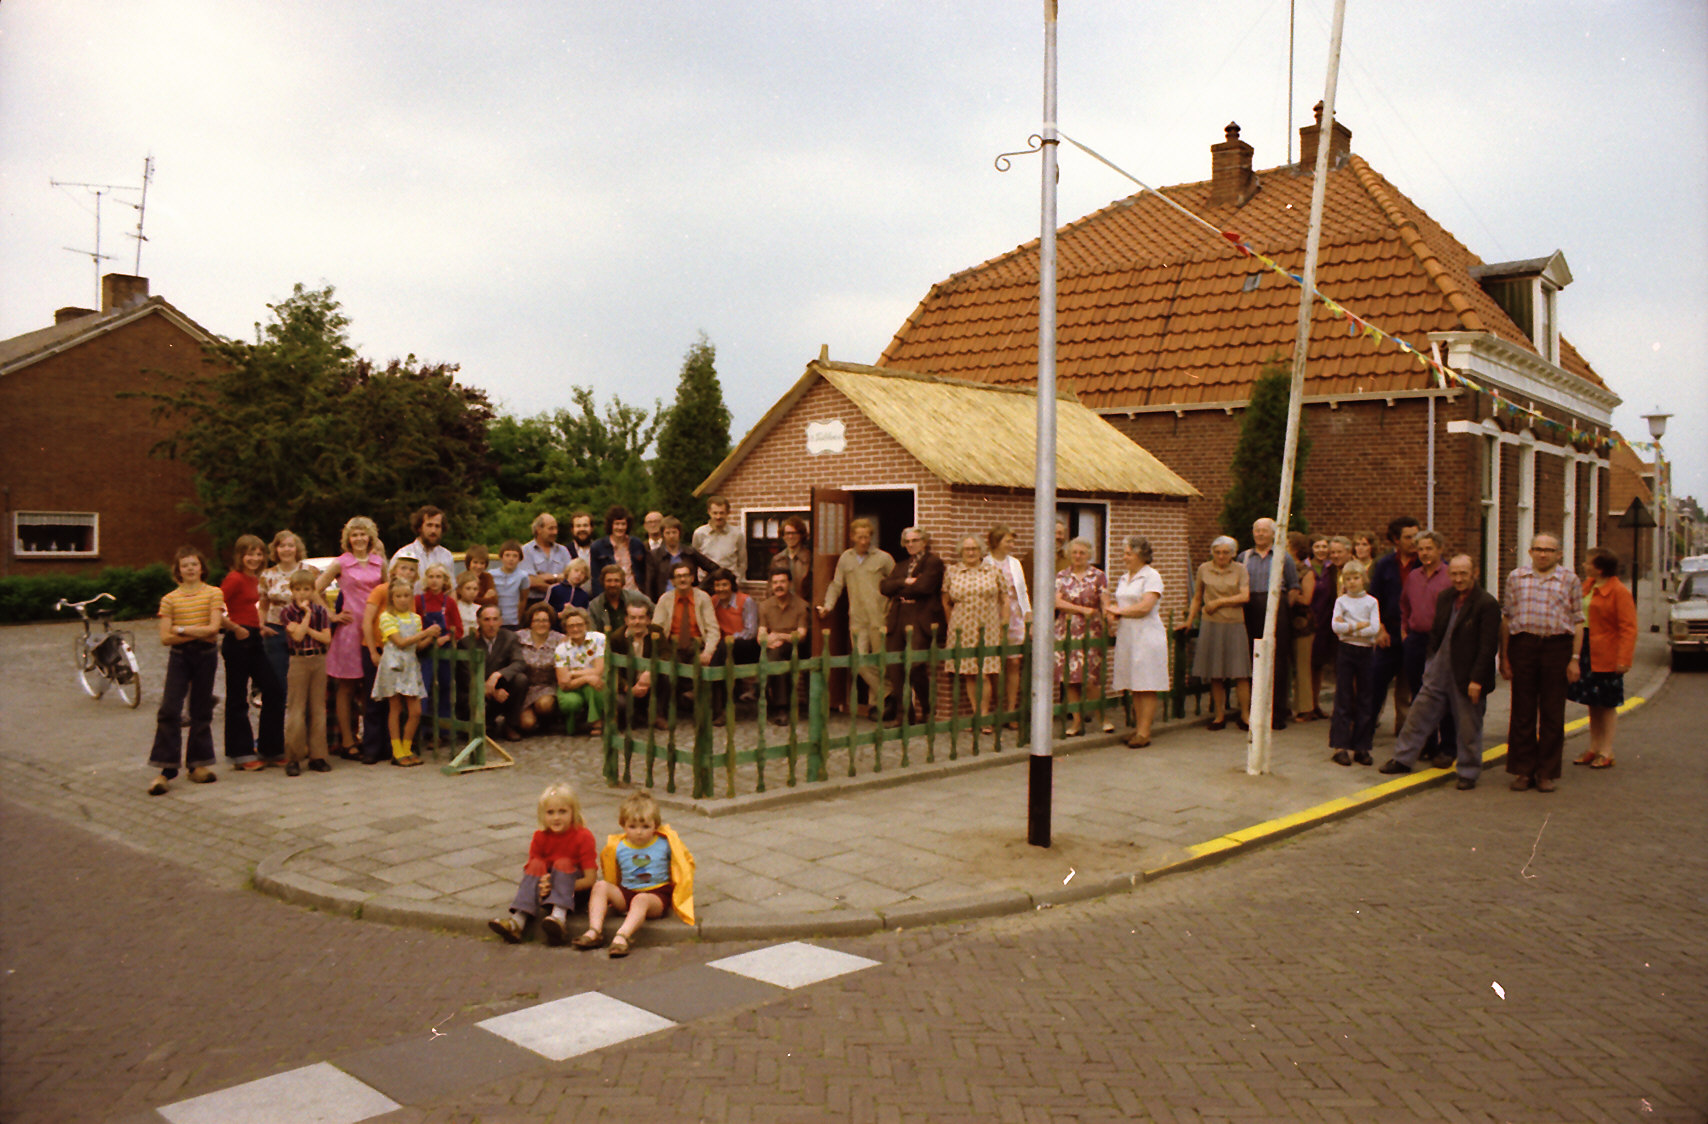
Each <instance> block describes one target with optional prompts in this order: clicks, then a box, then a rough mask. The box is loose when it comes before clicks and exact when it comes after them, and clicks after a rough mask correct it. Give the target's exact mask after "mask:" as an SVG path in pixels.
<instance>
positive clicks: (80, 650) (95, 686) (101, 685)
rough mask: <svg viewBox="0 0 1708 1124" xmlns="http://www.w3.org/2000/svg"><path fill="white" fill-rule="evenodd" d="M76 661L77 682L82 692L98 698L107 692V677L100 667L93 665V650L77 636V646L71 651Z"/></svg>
mask: <svg viewBox="0 0 1708 1124" xmlns="http://www.w3.org/2000/svg"><path fill="white" fill-rule="evenodd" d="M73 658H74V659H75V660H76V661H77V682H78V683H79V684H81V685H82V687H83V693H84V694H86V695H88V696H89V697H90V698H92V699H98V698H100V697H101V696H102V695H104V694H106V693H107V677H106V675H105V674H104V673H103V672H102V671H101V669H100V668H99V667H97V666H95V651H94V649H93V648H91V647H89V645H88V644H87V643H86V642H85V640H84V639H83V637H81V636H79V637H78V638H77V648H76V651H75V652H74V653H73Z"/></svg>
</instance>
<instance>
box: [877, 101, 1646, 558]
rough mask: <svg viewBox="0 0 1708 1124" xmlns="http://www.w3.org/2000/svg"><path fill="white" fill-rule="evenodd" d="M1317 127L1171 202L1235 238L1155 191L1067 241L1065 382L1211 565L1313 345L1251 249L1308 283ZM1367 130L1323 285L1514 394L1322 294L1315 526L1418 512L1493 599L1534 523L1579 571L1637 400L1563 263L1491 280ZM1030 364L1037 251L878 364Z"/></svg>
mask: <svg viewBox="0 0 1708 1124" xmlns="http://www.w3.org/2000/svg"><path fill="white" fill-rule="evenodd" d="M1319 112H1320V110H1319ZM1319 132H1320V123H1319V124H1318V125H1310V126H1306V127H1305V128H1302V129H1300V130H1299V134H1300V139H1301V154H1300V162H1299V163H1298V164H1296V165H1286V166H1282V167H1276V168H1270V169H1267V170H1263V171H1254V170H1253V168H1252V148H1251V146H1250V145H1249V144H1246V143H1245V142H1243V141H1241V140H1240V139H1239V128H1238V126H1237V125H1230V126H1228V129H1227V136H1226V139H1225V140H1224V141H1223V142H1221V143H1218V144H1215V145H1213V146H1212V147H1211V172H1212V175H1211V178H1210V179H1209V180H1205V181H1202V182H1198V183H1189V184H1181V185H1178V186H1175V187H1168V188H1163V189H1161V192H1160V194H1161V195H1162V196H1164V197H1166V198H1167V199H1168V200H1170V201H1172V202H1173V203H1175V204H1178V205H1179V206H1181V207H1184V208H1185V209H1187V210H1188V211H1190V212H1192V213H1194V214H1196V215H1198V216H1199V217H1201V218H1202V219H1204V220H1206V221H1207V222H1208V223H1210V224H1212V225H1213V226H1214V227H1215V228H1216V230H1219V231H1222V232H1224V234H1223V236H1222V237H1217V236H1216V234H1214V233H1212V232H1210V231H1208V230H1205V229H1203V228H1201V227H1200V226H1198V225H1197V224H1196V223H1194V222H1192V221H1191V220H1190V219H1189V218H1187V217H1186V216H1184V215H1182V214H1180V213H1179V212H1178V211H1176V210H1175V209H1174V208H1173V207H1171V206H1169V205H1168V203H1165V202H1164V200H1163V199H1161V198H1158V197H1157V193H1152V192H1141V193H1139V194H1137V195H1133V196H1129V197H1128V198H1125V199H1121V200H1118V201H1116V202H1115V203H1112V204H1111V205H1109V206H1108V207H1105V208H1103V209H1102V210H1099V211H1097V212H1095V213H1093V214H1090V215H1087V216H1086V217H1084V218H1082V219H1080V220H1078V221H1077V222H1073V223H1070V224H1068V225H1067V226H1065V227H1063V228H1062V229H1061V231H1060V233H1059V238H1058V242H1057V252H1058V260H1059V278H1058V299H1059V309H1058V325H1057V339H1058V350H1057V358H1056V363H1057V377H1058V379H1059V385H1061V386H1063V387H1068V388H1072V389H1073V390H1074V391H1075V392H1076V393H1077V395H1078V396H1079V399H1080V401H1082V402H1083V403H1085V405H1086V406H1088V407H1089V408H1091V409H1093V410H1095V411H1097V412H1098V413H1099V414H1101V415H1102V416H1104V417H1105V418H1107V419H1108V420H1109V421H1110V422H1111V423H1113V424H1114V425H1115V427H1116V428H1118V429H1119V430H1121V431H1122V432H1123V433H1125V434H1127V435H1128V436H1129V437H1131V438H1132V439H1133V440H1134V441H1136V442H1138V443H1139V444H1140V445H1142V446H1143V447H1144V448H1146V449H1148V450H1150V451H1151V452H1152V453H1154V454H1155V455H1156V456H1157V457H1158V458H1160V459H1161V460H1162V461H1163V462H1164V463H1165V464H1167V465H1169V466H1170V467H1171V468H1173V469H1175V470H1176V471H1177V472H1179V473H1181V474H1182V475H1183V476H1185V477H1187V478H1188V479H1190V480H1192V481H1193V483H1194V484H1196V485H1197V486H1198V488H1199V489H1200V490H1201V491H1202V493H1203V495H1202V497H1201V498H1199V499H1194V500H1192V501H1191V502H1190V504H1189V505H1188V508H1189V519H1190V534H1191V540H1192V553H1193V556H1194V557H1195V558H1202V557H1205V556H1207V554H1208V548H1209V541H1210V539H1211V538H1212V537H1214V535H1215V534H1216V533H1217V532H1218V529H1219V528H1218V526H1217V524H1218V517H1219V515H1220V512H1221V505H1222V498H1223V496H1224V494H1225V493H1226V491H1227V489H1228V487H1229V486H1230V484H1231V480H1230V478H1229V465H1230V463H1231V461H1232V459H1233V451H1234V445H1235V443H1236V441H1237V440H1238V436H1239V427H1240V420H1241V414H1242V412H1243V410H1244V408H1245V406H1246V404H1247V401H1248V400H1249V398H1250V393H1251V387H1252V385H1253V383H1254V381H1255V380H1256V378H1257V377H1258V375H1259V373H1260V372H1261V370H1262V369H1263V367H1264V366H1265V365H1266V364H1267V363H1270V362H1272V361H1275V360H1281V361H1282V362H1285V363H1288V364H1290V363H1291V357H1292V354H1293V348H1294V340H1295V337H1296V334H1297V325H1298V305H1299V290H1298V286H1297V285H1296V284H1289V283H1287V282H1286V280H1285V279H1283V278H1281V277H1279V276H1277V274H1275V273H1273V272H1271V271H1269V270H1268V269H1267V268H1266V267H1264V266H1263V265H1261V264H1260V263H1258V262H1256V261H1254V260H1253V259H1252V258H1250V257H1247V256H1245V255H1244V254H1242V253H1241V252H1240V251H1239V250H1238V249H1237V248H1236V246H1235V245H1234V241H1236V240H1237V241H1240V242H1244V243H1245V244H1247V245H1248V246H1250V247H1251V248H1252V249H1253V250H1255V251H1256V252H1258V253H1261V254H1264V255H1266V256H1267V257H1269V258H1271V259H1274V260H1275V261H1276V262H1278V263H1280V264H1281V265H1282V266H1284V267H1285V269H1286V270H1288V271H1289V272H1292V273H1294V274H1299V273H1302V271H1303V264H1304V246H1305V236H1306V231H1307V226H1308V220H1309V214H1310V201H1311V187H1312V182H1313V179H1314V169H1315V160H1316V150H1317V138H1318V134H1319ZM1351 135H1352V134H1351V132H1350V130H1348V129H1347V128H1346V127H1345V126H1344V125H1341V124H1339V123H1338V122H1337V123H1336V124H1335V126H1334V132H1333V138H1332V140H1331V150H1330V155H1331V159H1330V163H1329V172H1328V183H1327V185H1326V203H1325V208H1324V220H1323V231H1322V239H1321V244H1320V249H1319V260H1318V265H1317V286H1318V288H1319V290H1320V291H1321V292H1322V293H1323V294H1324V295H1326V296H1328V297H1332V298H1333V299H1334V300H1336V301H1337V302H1339V304H1340V305H1342V306H1344V308H1345V309H1346V310H1347V311H1349V312H1351V313H1354V314H1356V315H1357V316H1360V317H1362V318H1363V319H1364V320H1366V321H1368V322H1370V323H1372V324H1374V325H1376V326H1378V327H1379V328H1381V329H1382V330H1383V331H1385V332H1387V333H1389V334H1390V335H1392V336H1397V337H1399V338H1401V339H1404V340H1406V341H1408V342H1409V343H1410V344H1411V345H1412V346H1414V347H1416V348H1417V349H1418V350H1420V351H1423V352H1426V353H1429V352H1433V353H1434V354H1435V355H1437V356H1438V358H1439V360H1440V361H1441V362H1443V363H1445V364H1446V365H1448V366H1449V367H1451V368H1452V369H1453V370H1455V371H1458V372H1461V373H1463V374H1465V375H1467V376H1470V377H1471V378H1473V379H1474V380H1475V382H1476V383H1478V384H1480V385H1481V386H1482V387H1484V388H1486V390H1489V391H1498V392H1499V394H1500V396H1501V397H1500V399H1496V398H1495V397H1493V396H1492V395H1491V394H1489V393H1484V392H1479V391H1476V390H1472V389H1470V388H1468V387H1464V386H1459V385H1451V384H1450V385H1447V386H1440V385H1437V380H1436V379H1435V377H1434V375H1433V373H1432V372H1431V370H1430V369H1429V368H1428V367H1427V366H1425V365H1424V364H1422V363H1421V362H1419V361H1418V360H1417V359H1416V358H1414V357H1413V356H1410V355H1406V354H1403V353H1402V352H1400V351H1399V350H1397V349H1396V348H1395V347H1394V346H1393V345H1392V344H1391V343H1384V344H1383V345H1382V346H1376V345H1374V344H1372V342H1371V341H1370V340H1369V339H1366V338H1363V337H1362V336H1360V335H1358V334H1356V333H1354V332H1349V331H1348V322H1347V321H1346V320H1341V319H1337V318H1336V317H1335V316H1334V315H1333V314H1332V313H1331V312H1330V311H1329V310H1328V309H1327V308H1326V307H1325V306H1324V305H1323V304H1322V303H1321V302H1320V301H1319V302H1318V304H1317V306H1316V309H1315V311H1314V313H1313V317H1312V332H1311V341H1310V347H1309V353H1308V360H1307V365H1306V382H1305V388H1304V394H1305V399H1304V401H1305V409H1304V414H1303V422H1302V424H1303V428H1304V432H1305V433H1307V434H1308V435H1309V436H1310V438H1311V441H1312V450H1311V454H1310V458H1309V461H1308V463H1307V464H1306V466H1305V468H1304V471H1303V473H1302V482H1303V485H1304V491H1305V497H1306V500H1305V508H1304V511H1303V513H1302V514H1303V516H1304V517H1305V519H1306V520H1308V521H1309V524H1310V526H1311V528H1312V529H1313V530H1315V531H1325V532H1330V533H1344V532H1350V531H1352V530H1361V529H1369V530H1375V531H1378V532H1381V531H1382V530H1384V529H1385V526H1386V524H1387V521H1388V520H1389V518H1390V517H1392V516H1395V515H1399V514H1409V515H1413V516H1415V517H1416V518H1417V519H1418V520H1419V521H1421V522H1423V523H1425V524H1433V525H1434V526H1435V528H1436V529H1437V530H1439V531H1441V532H1442V533H1443V534H1444V535H1445V536H1446V539H1447V541H1448V544H1449V547H1450V548H1451V549H1452V550H1455V551H1460V550H1463V551H1467V552H1469V553H1470V554H1471V555H1472V556H1473V557H1475V558H1476V559H1477V560H1478V562H1479V564H1480V565H1481V566H1482V568H1483V571H1484V576H1485V582H1486V583H1487V584H1488V585H1489V587H1490V588H1495V586H1496V583H1497V581H1498V577H1497V575H1503V574H1505V573H1506V572H1507V571H1508V570H1510V569H1511V568H1512V566H1513V565H1515V564H1516V561H1517V559H1519V558H1520V557H1521V551H1522V547H1523V543H1524V541H1525V540H1526V539H1527V538H1528V537H1529V535H1530V533H1531V532H1532V531H1533V530H1543V529H1558V530H1561V531H1562V532H1563V533H1564V537H1565V545H1566V552H1567V553H1566V557H1567V560H1568V562H1569V563H1570V564H1572V565H1573V566H1574V567H1580V566H1581V560H1582V558H1583V557H1584V552H1585V551H1586V550H1587V548H1588V547H1589V546H1592V545H1595V543H1596V542H1597V540H1598V537H1599V534H1600V527H1599V526H1598V525H1599V524H1600V522H1601V518H1600V516H1601V513H1602V511H1604V510H1605V504H1606V500H1607V496H1608V475H1607V474H1608V460H1607V456H1606V451H1607V445H1606V443H1607V442H1608V441H1609V440H1610V439H1611V436H1612V433H1613V430H1612V427H1611V415H1612V411H1613V408H1614V407H1615V406H1616V405H1618V403H1619V401H1620V399H1619V397H1618V395H1616V394H1615V393H1614V392H1613V391H1612V390H1611V389H1609V388H1608V386H1607V384H1606V383H1604V382H1603V381H1602V379H1601V378H1600V376H1599V375H1597V374H1596V372H1595V370H1594V369H1593V368H1592V367H1591V366H1590V364H1589V363H1588V362H1587V361H1586V360H1585V359H1584V358H1583V356H1582V355H1580V354H1579V353H1578V352H1577V350H1576V349H1575V348H1573V347H1572V345H1571V343H1570V341H1568V340H1567V339H1565V338H1564V337H1563V336H1562V335H1561V334H1560V327H1559V324H1560V316H1559V310H1558V294H1559V292H1560V291H1561V290H1562V289H1564V288H1565V287H1566V286H1567V285H1568V284H1569V283H1570V281H1571V271H1570V269H1569V268H1568V267H1567V265H1566V262H1565V258H1564V256H1563V255H1562V254H1560V253H1558V252H1556V253H1554V254H1552V255H1549V256H1548V257H1545V258H1536V259H1532V260H1528V261H1519V262H1507V263H1501V264H1497V265H1488V264H1485V263H1483V262H1482V261H1481V259H1479V258H1478V257H1477V256H1476V255H1475V254H1473V253H1472V252H1471V251H1470V250H1469V249H1467V248H1466V247H1465V246H1464V245H1463V244H1461V243H1460V242H1459V241H1458V239H1456V238H1454V237H1453V235H1451V234H1450V233H1448V232H1447V231H1446V230H1444V229H1443V228H1442V227H1441V226H1440V225H1439V224H1438V223H1436V222H1435V221H1434V220H1432V219H1431V218H1430V217H1429V216H1428V215H1427V214H1425V213H1424V212H1423V210H1422V208H1420V207H1418V206H1417V205H1416V204H1415V203H1413V202H1412V201H1411V200H1409V199H1408V198H1406V196H1405V195H1403V194H1402V193H1401V192H1400V191H1399V190H1398V189H1397V188H1395V187H1394V186H1393V184H1391V183H1389V182H1388V180H1386V179H1385V178H1384V177H1383V176H1382V175H1381V174H1380V173H1378V172H1377V171H1376V170H1375V169H1374V168H1372V167H1370V165H1369V164H1368V163H1366V162H1365V161H1364V160H1363V159H1362V158H1360V157H1359V156H1357V155H1356V154H1354V153H1353V152H1352V151H1351ZM1037 348H1038V243H1037V241H1036V240H1034V241H1032V242H1029V243H1027V244H1025V245H1023V246H1020V247H1018V248H1016V249H1014V250H1012V251H1010V252H1008V253H1005V254H1003V255H1001V256H999V257H995V258H992V259H990V260H989V261H986V262H984V263H983V264H981V265H977V266H974V267H973V268H971V269H967V270H964V271H962V272H960V273H957V274H955V275H953V276H952V277H949V278H948V279H947V280H945V281H942V282H940V283H938V284H936V285H934V286H932V288H931V291H930V292H929V293H927V294H926V296H925V299H924V300H922V301H921V302H920V303H919V306H918V307H917V308H916V309H915V310H914V312H913V313H912V315H910V316H909V317H908V318H907V321H906V322H905V323H904V324H903V325H902V326H901V328H900V330H899V331H897V332H896V334H895V338H894V339H893V340H892V341H891V343H890V344H889V346H888V347H887V348H886V349H885V350H884V352H883V355H882V357H881V358H880V359H879V360H878V364H879V365H880V366H885V367H888V366H895V367H902V368H906V369H908V370H913V371H925V372H930V373H933V374H940V375H947V376H951V377H954V378H958V379H967V380H973V381H980V382H987V383H992V384H995V385H999V386H1026V385H1030V384H1032V383H1033V382H1034V381H1035V379H1036V377H1037V374H1036V372H1037ZM1514 406H1516V407H1517V409H1516V410H1515V409H1513V407H1514ZM1524 411H1534V412H1535V414H1536V415H1538V416H1539V417H1540V418H1542V419H1546V420H1538V419H1537V417H1533V416H1531V415H1530V414H1528V413H1526V412H1524ZM1550 423H1554V424H1550Z"/></svg>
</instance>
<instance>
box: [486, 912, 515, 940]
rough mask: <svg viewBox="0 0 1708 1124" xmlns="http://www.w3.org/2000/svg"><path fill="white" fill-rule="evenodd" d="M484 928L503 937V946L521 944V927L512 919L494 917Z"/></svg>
mask: <svg viewBox="0 0 1708 1124" xmlns="http://www.w3.org/2000/svg"><path fill="white" fill-rule="evenodd" d="M486 927H487V928H488V929H491V930H492V931H493V932H494V933H497V934H498V935H499V936H501V937H503V938H504V943H505V944H521V943H522V925H521V923H520V922H519V921H517V920H516V918H514V917H494V918H493V919H492V920H491V921H488V922H487V923H486Z"/></svg>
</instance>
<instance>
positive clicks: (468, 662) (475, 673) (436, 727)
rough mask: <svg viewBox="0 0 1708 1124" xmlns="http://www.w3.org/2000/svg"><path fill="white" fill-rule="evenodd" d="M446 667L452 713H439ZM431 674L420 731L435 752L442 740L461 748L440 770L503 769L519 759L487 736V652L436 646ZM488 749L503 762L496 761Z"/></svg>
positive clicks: (431, 651) (451, 773)
mask: <svg viewBox="0 0 1708 1124" xmlns="http://www.w3.org/2000/svg"><path fill="white" fill-rule="evenodd" d="M441 669H445V671H444V674H445V675H447V676H448V678H449V681H450V685H451V692H450V695H451V707H450V711H451V713H450V715H449V716H448V717H441V716H440V714H439V709H440V707H439V693H440V691H441V690H442V689H443V688H442V686H441V683H442V681H443V680H442V679H441ZM426 676H427V680H428V687H429V693H428V697H427V699H426V700H424V704H423V706H422V708H421V730H422V733H423V735H424V736H425V738H426V743H427V745H429V746H431V747H433V752H434V755H435V756H437V755H438V746H439V744H440V743H441V742H442V741H449V742H451V743H452V744H453V745H458V746H461V747H462V748H461V749H459V750H458V751H457V753H456V755H455V756H453V757H452V759H451V761H450V763H449V764H446V765H441V766H440V767H439V771H440V772H441V773H444V774H445V775H446V776H453V777H454V776H457V775H459V774H461V773H474V772H479V771H480V770H482V769H503V768H506V767H507V766H510V765H514V764H515V763H516V762H515V759H514V758H512V757H511V756H510V755H509V754H508V753H506V752H504V748H503V747H502V746H500V745H498V744H497V743H495V742H492V741H489V740H488V739H487V736H486V691H485V689H484V687H483V684H484V683H485V681H486V653H485V652H482V651H481V650H480V649H478V648H457V647H445V648H440V647H437V646H434V647H431V648H429V649H428V660H427V669H426ZM489 751H491V752H492V753H495V754H496V755H497V756H498V757H501V758H503V760H502V761H495V760H492V759H491V758H490V757H489V756H488V753H489Z"/></svg>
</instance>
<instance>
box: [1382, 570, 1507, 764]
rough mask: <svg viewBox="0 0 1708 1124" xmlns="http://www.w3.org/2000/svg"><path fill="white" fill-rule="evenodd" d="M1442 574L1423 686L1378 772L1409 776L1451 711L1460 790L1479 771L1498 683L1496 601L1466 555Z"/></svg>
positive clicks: (1498, 616)
mask: <svg viewBox="0 0 1708 1124" xmlns="http://www.w3.org/2000/svg"><path fill="white" fill-rule="evenodd" d="M1447 576H1448V579H1449V580H1450V581H1451V582H1452V585H1451V587H1450V588H1448V589H1444V590H1442V591H1441V595H1440V597H1439V598H1437V599H1436V602H1435V625H1434V627H1432V628H1431V629H1430V630H1429V657H1428V660H1427V662H1426V663H1425V664H1424V668H1423V685H1422V686H1421V687H1419V688H1418V692H1417V697H1416V698H1414V699H1412V704H1411V710H1410V712H1409V713H1407V715H1406V724H1405V726H1404V727H1403V728H1402V729H1401V730H1400V736H1399V738H1398V739H1396V740H1395V742H1394V756H1393V758H1392V759H1391V760H1389V761H1387V762H1386V763H1384V764H1383V765H1382V768H1381V772H1384V773H1409V772H1411V771H1412V769H1413V767H1415V766H1416V765H1417V759H1418V755H1419V754H1420V753H1422V752H1423V747H1424V746H1425V745H1426V744H1428V742H1429V736H1430V734H1431V733H1433V732H1434V731H1435V730H1436V729H1437V728H1438V727H1439V726H1440V724H1441V720H1442V718H1444V717H1446V715H1447V714H1449V713H1451V714H1452V715H1453V723H1454V728H1455V731H1456V732H1457V734H1458V737H1459V755H1458V761H1457V766H1458V772H1459V788H1460V789H1461V790H1463V789H1472V788H1476V787H1477V777H1478V776H1479V775H1480V774H1481V773H1482V770H1483V711H1484V709H1485V708H1486V707H1487V706H1488V698H1489V692H1490V691H1492V690H1494V686H1495V684H1496V683H1498V682H1499V680H1498V679H1497V678H1496V677H1495V657H1496V656H1498V655H1499V654H1500V602H1499V601H1496V600H1495V599H1494V597H1493V596H1492V595H1491V594H1490V593H1489V592H1488V591H1487V590H1485V589H1483V588H1482V587H1481V586H1479V585H1478V584H1477V566H1476V563H1474V562H1472V561H1471V558H1470V555H1467V554H1461V555H1458V556H1457V557H1455V558H1454V559H1453V560H1452V561H1451V562H1449V563H1448V564H1447Z"/></svg>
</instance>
